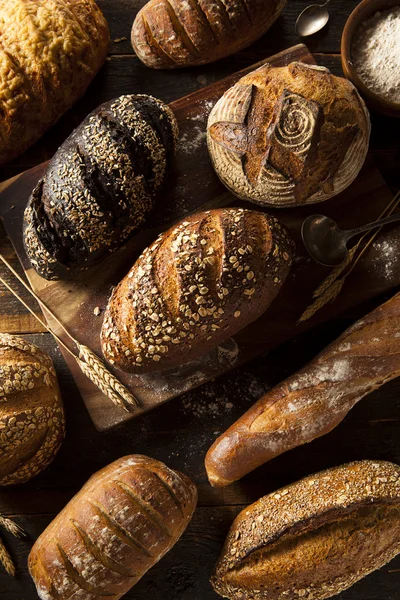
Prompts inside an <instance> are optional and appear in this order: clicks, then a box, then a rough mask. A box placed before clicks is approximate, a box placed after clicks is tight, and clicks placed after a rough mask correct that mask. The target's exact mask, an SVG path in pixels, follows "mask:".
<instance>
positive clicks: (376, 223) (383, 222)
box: [346, 213, 400, 241]
mask: <svg viewBox="0 0 400 600" xmlns="http://www.w3.org/2000/svg"><path fill="white" fill-rule="evenodd" d="M396 221H400V213H396V214H394V215H390V216H389V217H385V218H384V219H379V220H378V221H373V222H372V223H367V224H366V225H362V226H361V227H357V228H356V229H349V230H348V231H346V234H347V236H346V241H347V240H349V239H350V238H352V237H353V236H354V235H358V234H359V233H364V231H369V230H370V229H375V228H376V227H382V225H388V223H395V222H396Z"/></svg>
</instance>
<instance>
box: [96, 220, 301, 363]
mask: <svg viewBox="0 0 400 600" xmlns="http://www.w3.org/2000/svg"><path fill="white" fill-rule="evenodd" d="M291 259H292V243H291V241H290V240H289V238H288V237H287V234H286V232H285V231H284V229H283V228H282V227H281V225H280V224H279V223H278V221H277V220H276V219H275V218H274V217H270V216H268V215H265V214H263V213H260V212H257V211H250V210H243V209H237V208H228V209H220V210H211V211H206V212H203V213H198V214H195V215H192V216H190V217H187V218H186V219H185V220H183V221H181V222H180V223H178V224H177V225H176V226H174V227H172V228H171V229H169V230H168V231H167V232H165V233H163V234H162V235H161V236H159V238H158V239H157V240H156V241H155V242H154V243H153V244H152V245H151V246H149V247H148V248H147V249H146V250H145V251H144V252H143V254H142V255H141V256H140V257H139V258H138V260H137V261H136V263H135V264H134V266H133V267H132V269H131V271H130V272H129V274H128V275H127V276H126V277H125V278H124V279H123V280H122V282H121V283H120V284H119V285H118V286H117V288H116V289H115V290H114V292H113V294H112V296H111V298H110V300H109V303H108V307H107V310H106V313H105V316H104V322H103V327H102V333H101V338H102V348H103V353H104V356H105V358H106V359H107V360H108V361H109V362H110V363H112V364H115V365H116V366H117V367H119V368H120V369H123V370H126V371H130V372H136V373H143V372H147V371H154V370H157V369H163V368H166V367H174V366H177V365H180V364H182V363H185V362H187V361H190V360H192V359H194V358H197V357H199V356H201V355H203V354H205V353H206V352H208V351H209V350H211V349H212V348H215V347H216V346H218V344H220V343H221V342H223V341H224V340H226V339H227V338H229V337H230V336H232V335H234V334H235V333H237V332H238V331H239V330H240V329H242V328H243V327H245V326H246V325H247V324H248V323H250V322H252V321H254V320H255V319H257V318H258V317H259V316H260V315H261V314H262V313H263V312H264V311H265V310H266V309H267V308H268V306H269V305H270V304H271V302H272V300H273V299H274V298H275V296H276V295H277V293H278V292H279V290H280V288H281V286H282V284H283V282H284V281H285V278H286V276H287V274H288V272H289V268H290V264H291Z"/></svg>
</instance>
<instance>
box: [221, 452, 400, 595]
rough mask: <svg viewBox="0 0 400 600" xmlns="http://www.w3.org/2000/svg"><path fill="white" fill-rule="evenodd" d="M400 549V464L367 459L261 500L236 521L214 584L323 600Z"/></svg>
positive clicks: (229, 590) (227, 590)
mask: <svg viewBox="0 0 400 600" xmlns="http://www.w3.org/2000/svg"><path fill="white" fill-rule="evenodd" d="M399 552H400V467H399V466H398V465H394V464H392V463H388V462H383V461H369V460H365V461H360V462H354V463H350V464H347V465H343V466H341V467H335V468H333V469H329V470H328V471H323V472H321V473H316V474H315V475H311V476H309V477H306V478H305V479H302V480H301V481H298V482H297V483H293V484H292V485H289V486H287V487H285V488H282V489H280V490H278V491H277V492H274V493H272V494H269V495H268V496H265V497H264V498H261V499H260V500H258V501H257V502H255V503H254V504H252V505H251V506H249V507H248V508H245V509H244V510H243V511H242V512H241V513H240V514H239V515H238V517H237V518H236V519H235V521H234V523H233V525H232V527H231V529H230V531H229V534H228V537H227V539H226V542H225V546H224V549H223V551H222V554H221V557H220V559H219V561H218V563H217V566H216V570H215V574H214V576H213V577H212V579H211V583H212V585H213V587H214V589H215V591H216V592H218V594H220V595H221V596H223V597H224V598H229V599H230V600H298V598H304V599H305V600H323V599H324V598H330V597H332V596H335V595H336V594H339V593H340V592H342V591H343V590H346V589H347V588H349V587H350V586H351V585H353V584H354V583H355V582H356V581H358V580H359V579H361V578H362V577H365V575H368V573H371V572H372V571H374V570H375V569H379V568H380V567H382V566H383V565H385V564H386V563H387V562H389V561H390V560H391V559H392V558H394V557H395V556H396V555H397V554H398V553H399Z"/></svg>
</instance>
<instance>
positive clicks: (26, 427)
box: [0, 334, 65, 485]
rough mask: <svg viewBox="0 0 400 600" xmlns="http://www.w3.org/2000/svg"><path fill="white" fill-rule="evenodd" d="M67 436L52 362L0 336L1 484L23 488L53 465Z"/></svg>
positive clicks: (30, 346) (25, 345)
mask: <svg viewBox="0 0 400 600" xmlns="http://www.w3.org/2000/svg"><path fill="white" fill-rule="evenodd" d="M64 435H65V421H64V410H63V405H62V401H61V396H60V390H59V388H58V383H57V377H56V373H55V371H54V367H53V363H52V361H51V358H50V357H49V356H47V354H45V353H44V352H42V350H40V349H39V348H37V347H36V346H34V345H33V344H30V343H28V342H26V341H25V340H24V339H22V338H20V337H16V336H12V335H8V334H0V485H11V484H15V483H23V482H24V481H27V480H28V479H30V478H31V477H34V476H35V475H37V474H38V473H39V472H40V471H42V470H43V469H44V468H45V467H47V465H48V464H49V463H50V462H51V461H52V460H53V458H54V456H55V455H56V453H57V452H58V449H59V448H60V446H61V443H62V441H63V439H64Z"/></svg>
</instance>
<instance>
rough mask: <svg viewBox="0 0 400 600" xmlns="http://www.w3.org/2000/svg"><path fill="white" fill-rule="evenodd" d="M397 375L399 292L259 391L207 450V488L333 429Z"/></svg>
mask: <svg viewBox="0 0 400 600" xmlns="http://www.w3.org/2000/svg"><path fill="white" fill-rule="evenodd" d="M399 375H400V293H398V294H396V295H395V296H394V297H393V298H391V299H390V300H389V301H388V302H386V303H385V304H382V305H381V306H379V307H378V308H377V309H376V310H374V311H372V312H371V313H369V314H368V315H367V316H366V317H364V318H363V319H361V320H359V321H357V322H356V323H355V324H354V325H352V326H351V327H350V328H349V329H347V330H346V331H345V332H344V333H343V334H342V335H341V336H340V337H339V338H338V339H337V340H336V341H334V342H333V343H332V344H330V345H329V346H328V347H327V348H325V350H323V351H322V352H321V353H320V354H319V355H318V356H317V357H316V358H315V359H314V360H313V361H312V362H311V363H309V364H308V365H306V366H305V367H304V368H303V369H301V370H300V371H298V372H297V373H295V374H294V375H292V376H291V377H289V378H288V379H286V380H285V381H283V382H282V383H280V384H278V385H277V386H275V387H274V388H273V389H272V390H270V391H269V392H267V393H266V394H265V395H264V396H263V397H262V398H260V400H259V401H258V402H256V404H254V406H252V407H251V408H250V409H249V410H248V411H247V412H246V413H245V414H244V415H243V416H242V417H240V419H238V420H237V421H236V423H234V424H233V425H232V426H231V427H230V428H229V429H228V430H227V431H225V432H224V433H223V434H222V435H221V436H220V437H219V438H218V439H217V440H216V441H215V442H214V444H213V445H212V446H211V448H210V449H209V451H208V453H207V456H206V469H207V474H208V478H209V480H210V482H211V484H212V485H215V486H223V485H228V484H229V483H232V482H233V481H236V480H237V479H240V478H241V477H243V476H244V475H246V474H247V473H249V472H250V471H252V470H253V469H255V468H256V467H259V466H260V465H262V464H263V463H265V462H267V461H268V460H271V459H272V458H274V457H275V456H279V454H282V453H283V452H286V451H287V450H290V449H291V448H295V447H296V446H300V445H301V444H305V443H307V442H311V441H312V440H314V439H315V438H318V437H320V436H322V435H325V434H326V433H329V431H331V430H332V429H333V428H334V427H336V426H337V425H338V424H339V423H340V422H341V421H342V420H343V419H344V417H345V416H346V415H347V413H348V412H349V410H351V409H352V408H353V406H354V405H355V404H356V403H357V402H359V400H361V399H362V398H363V397H364V396H366V395H367V394H369V393H371V392H373V391H374V390H376V389H377V388H378V387H380V386H381V385H383V384H384V383H386V382H387V381H390V380H391V379H394V378H395V377H398V376H399Z"/></svg>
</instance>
